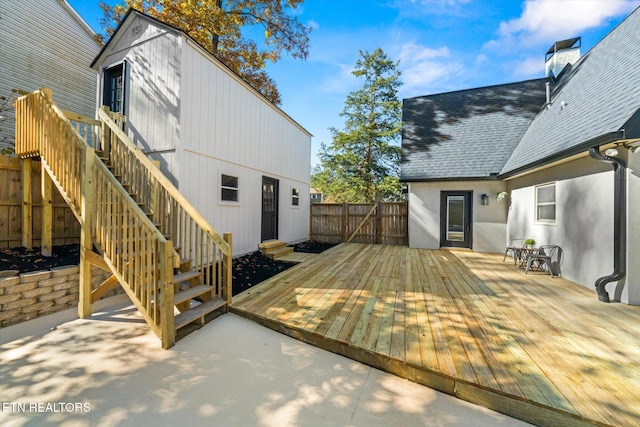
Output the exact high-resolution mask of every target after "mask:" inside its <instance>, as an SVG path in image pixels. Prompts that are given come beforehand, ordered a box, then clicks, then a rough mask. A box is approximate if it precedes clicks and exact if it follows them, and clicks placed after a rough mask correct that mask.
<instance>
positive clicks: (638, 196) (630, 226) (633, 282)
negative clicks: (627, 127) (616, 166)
mask: <svg viewBox="0 0 640 427" xmlns="http://www.w3.org/2000/svg"><path fill="white" fill-rule="evenodd" d="M627 166H628V169H627V194H628V198H627V275H626V277H625V286H624V288H623V289H622V291H621V292H620V295H619V296H618V295H616V297H619V298H620V300H621V301H626V302H628V303H629V304H634V305H640V214H639V212H640V151H638V152H637V153H636V154H632V153H629V157H628V159H627Z"/></svg>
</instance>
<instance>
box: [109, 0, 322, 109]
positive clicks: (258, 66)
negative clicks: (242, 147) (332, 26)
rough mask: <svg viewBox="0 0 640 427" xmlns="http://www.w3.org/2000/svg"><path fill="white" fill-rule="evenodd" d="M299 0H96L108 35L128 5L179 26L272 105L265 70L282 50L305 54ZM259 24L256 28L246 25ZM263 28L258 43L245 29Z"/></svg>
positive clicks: (275, 94) (273, 94)
mask: <svg viewBox="0 0 640 427" xmlns="http://www.w3.org/2000/svg"><path fill="white" fill-rule="evenodd" d="M302 1H303V0H120V2H119V3H118V4H116V5H115V6H112V5H110V4H107V3H105V2H104V1H101V2H100V7H101V8H102V10H103V12H104V18H103V19H102V20H101V24H102V27H103V29H104V31H105V32H106V34H107V35H111V34H113V32H114V31H115V28H116V26H117V25H118V23H119V22H120V20H121V19H122V17H123V16H124V14H125V13H126V11H127V10H128V9H129V8H130V7H131V8H134V9H136V10H139V11H141V12H144V13H147V14H149V15H150V16H152V17H154V18H156V19H159V20H160V21H162V22H165V23H167V24H169V25H172V26H174V27H176V28H179V29H181V30H182V31H184V32H185V33H187V34H188V35H189V36H190V37H191V38H193V39H194V40H195V41H197V42H198V43H200V45H202V46H203V47H204V48H205V49H207V50H208V51H209V52H210V53H211V54H213V55H214V56H215V57H217V58H218V59H219V60H220V61H222V62H223V63H224V64H225V65H226V66H227V67H229V68H231V69H232V70H233V71H235V72H236V73H238V74H239V75H240V76H241V77H242V78H243V79H245V80H246V81H247V83H249V84H250V85H252V86H253V87H254V88H255V89H257V90H258V91H259V92H260V93H262V94H263V95H264V96H265V97H267V98H268V99H269V100H271V102H273V103H274V104H276V105H279V104H280V103H281V98H280V92H279V91H278V88H277V87H276V84H275V82H274V81H273V79H271V78H270V77H269V76H268V75H267V73H266V72H265V71H264V68H265V66H266V63H267V61H271V62H276V61H278V59H280V58H281V56H282V53H283V51H284V52H287V53H288V54H290V55H291V56H292V57H293V58H299V59H306V58H307V56H308V54H309V32H310V31H311V29H310V28H307V27H305V26H304V25H302V24H301V23H300V22H298V19H297V17H296V16H295V15H293V14H292V12H293V11H294V10H295V9H296V7H297V6H298V5H300V4H301V3H302ZM250 28H254V29H259V28H260V29H261V30H260V31H253V30H249V29H250ZM260 33H263V34H264V38H263V39H262V41H261V43H260V45H259V44H258V43H256V41H255V40H253V39H252V38H250V37H247V36H246V34H260Z"/></svg>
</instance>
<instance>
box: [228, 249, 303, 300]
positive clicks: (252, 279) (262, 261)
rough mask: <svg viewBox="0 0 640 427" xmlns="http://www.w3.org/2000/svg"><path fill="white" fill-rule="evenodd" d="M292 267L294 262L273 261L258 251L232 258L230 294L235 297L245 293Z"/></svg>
mask: <svg viewBox="0 0 640 427" xmlns="http://www.w3.org/2000/svg"><path fill="white" fill-rule="evenodd" d="M294 265H296V263H294V262H283V261H274V260H272V259H271V258H267V257H266V256H264V255H263V254H262V253H261V252H259V251H258V252H253V253H250V254H247V255H243V256H241V257H238V258H234V260H233V282H232V284H231V287H232V292H231V294H232V295H237V294H239V293H240V292H243V291H246V290H247V289H249V288H250V287H252V286H254V285H257V284H258V283H260V282H263V281H265V280H267V279H268V278H270V277H272V276H275V275H276V274H278V273H282V272H283V271H285V270H286V269H288V268H291V267H293V266H294Z"/></svg>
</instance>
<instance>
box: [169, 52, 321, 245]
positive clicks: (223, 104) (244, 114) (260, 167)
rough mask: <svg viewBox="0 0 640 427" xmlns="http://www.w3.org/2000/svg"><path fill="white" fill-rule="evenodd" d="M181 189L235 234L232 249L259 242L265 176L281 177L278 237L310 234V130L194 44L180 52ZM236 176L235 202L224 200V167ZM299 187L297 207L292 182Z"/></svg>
mask: <svg viewBox="0 0 640 427" xmlns="http://www.w3.org/2000/svg"><path fill="white" fill-rule="evenodd" d="M182 58H183V59H182V92H181V109H182V112H181V115H180V116H181V118H182V123H181V131H182V132H181V148H180V150H181V154H180V156H181V158H182V159H183V164H185V165H189V166H188V167H183V168H182V169H181V171H180V176H179V180H180V190H181V191H182V192H183V194H185V196H187V198H188V199H189V200H190V201H191V203H192V204H194V206H195V207H196V208H197V209H198V210H199V211H200V212H201V213H202V214H203V215H204V217H205V218H207V220H208V221H209V222H210V223H211V224H212V225H213V227H214V228H215V229H216V230H217V231H219V232H221V233H222V232H226V231H230V232H232V233H233V234H234V239H233V243H234V248H233V250H234V255H240V254H242V253H247V252H251V251H255V250H256V249H257V247H258V244H259V243H260V230H261V228H260V227H261V206H262V205H261V204H262V177H263V176H268V177H271V178H275V179H277V180H279V189H280V191H279V201H280V202H279V220H278V222H279V224H278V230H279V235H278V237H279V238H280V240H284V241H289V242H292V241H300V240H304V239H306V238H308V234H309V190H310V184H309V181H310V157H311V137H310V135H309V134H308V132H306V131H305V130H304V129H302V128H301V127H300V126H299V125H298V124H296V123H295V122H293V121H292V120H291V119H290V118H289V117H288V116H286V115H285V114H283V113H282V111H280V110H278V109H277V108H275V107H274V106H273V105H271V104H270V103H268V102H267V101H266V100H264V99H263V98H262V97H260V96H259V95H257V94H256V93H255V92H254V91H253V90H251V89H249V88H247V87H246V85H245V84H243V83H242V82H240V81H238V79H237V78H236V77H234V76H232V75H231V74H230V72H229V71H228V70H226V69H224V68H223V67H222V66H220V65H219V64H217V63H216V62H214V60H212V59H211V58H210V57H209V56H208V55H204V54H203V53H202V52H201V50H200V49H199V48H197V47H194V46H192V45H191V44H190V43H185V46H184V49H183V52H182ZM223 173H224V174H228V175H233V176H237V177H238V178H239V186H240V192H239V194H240V196H239V197H240V201H239V203H238V204H233V203H224V202H220V176H221V174H223ZM292 188H298V189H300V195H301V197H300V205H299V207H292V206H291V189H292Z"/></svg>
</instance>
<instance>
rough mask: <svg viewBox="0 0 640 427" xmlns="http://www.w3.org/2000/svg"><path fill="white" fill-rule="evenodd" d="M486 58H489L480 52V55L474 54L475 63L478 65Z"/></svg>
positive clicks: (486, 59) (485, 60)
mask: <svg viewBox="0 0 640 427" xmlns="http://www.w3.org/2000/svg"><path fill="white" fill-rule="evenodd" d="M488 60H489V58H488V57H487V55H485V54H484V53H481V54H480V55H478V56H476V60H475V65H480V64H482V63H483V62H487V61H488Z"/></svg>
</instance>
